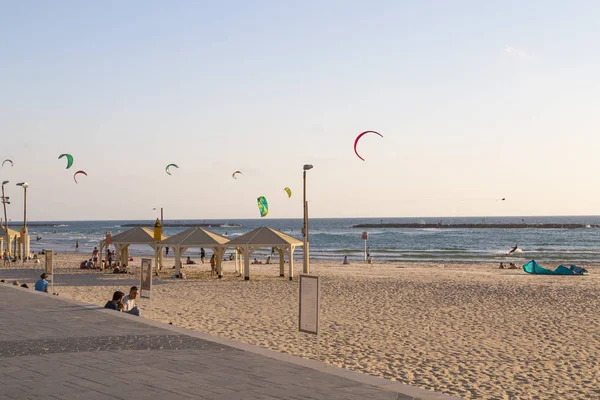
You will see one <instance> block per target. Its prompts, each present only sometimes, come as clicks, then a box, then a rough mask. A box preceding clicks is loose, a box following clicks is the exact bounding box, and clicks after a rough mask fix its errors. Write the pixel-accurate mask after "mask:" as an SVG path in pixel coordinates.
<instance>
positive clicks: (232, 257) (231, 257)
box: [229, 253, 235, 261]
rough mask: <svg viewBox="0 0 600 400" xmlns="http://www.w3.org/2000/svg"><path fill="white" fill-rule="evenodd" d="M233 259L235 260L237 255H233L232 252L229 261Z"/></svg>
mask: <svg viewBox="0 0 600 400" xmlns="http://www.w3.org/2000/svg"><path fill="white" fill-rule="evenodd" d="M233 260H235V256H234V255H233V253H231V254H230V255H229V261H233Z"/></svg>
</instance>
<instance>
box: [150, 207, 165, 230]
mask: <svg viewBox="0 0 600 400" xmlns="http://www.w3.org/2000/svg"><path fill="white" fill-rule="evenodd" d="M152 210H156V208H153V209H152ZM160 226H161V228H160V233H163V230H164V228H163V208H162V207H161V208H160Z"/></svg>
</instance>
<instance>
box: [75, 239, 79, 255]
mask: <svg viewBox="0 0 600 400" xmlns="http://www.w3.org/2000/svg"><path fill="white" fill-rule="evenodd" d="M75 251H76V252H79V240H76V241H75Z"/></svg>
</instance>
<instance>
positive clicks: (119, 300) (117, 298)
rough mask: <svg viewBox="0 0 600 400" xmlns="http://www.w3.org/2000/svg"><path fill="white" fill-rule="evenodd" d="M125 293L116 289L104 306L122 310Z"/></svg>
mask: <svg viewBox="0 0 600 400" xmlns="http://www.w3.org/2000/svg"><path fill="white" fill-rule="evenodd" d="M124 296H125V293H123V292H119V291H116V292H115V293H113V297H112V300H109V301H108V303H106V304H105V305H104V308H110V309H111V310H115V311H123V307H124V305H123V297H124Z"/></svg>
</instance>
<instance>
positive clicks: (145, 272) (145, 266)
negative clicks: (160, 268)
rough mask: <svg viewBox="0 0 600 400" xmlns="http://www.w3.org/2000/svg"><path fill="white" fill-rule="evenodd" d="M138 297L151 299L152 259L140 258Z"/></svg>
mask: <svg viewBox="0 0 600 400" xmlns="http://www.w3.org/2000/svg"><path fill="white" fill-rule="evenodd" d="M140 288H141V291H142V292H141V294H140V297H147V298H149V299H150V298H151V294H152V259H151V258H142V271H141V273H140Z"/></svg>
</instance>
